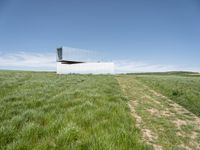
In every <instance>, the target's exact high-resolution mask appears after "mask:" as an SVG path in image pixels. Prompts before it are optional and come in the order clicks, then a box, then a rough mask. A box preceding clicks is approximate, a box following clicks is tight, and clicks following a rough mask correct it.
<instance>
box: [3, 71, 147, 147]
mask: <svg viewBox="0 0 200 150" xmlns="http://www.w3.org/2000/svg"><path fill="white" fill-rule="evenodd" d="M0 103H1V105H0V149H20V150H21V149H42V150H43V149H137V150H138V149H148V148H149V147H147V146H146V145H145V144H144V143H142V142H141V140H140V139H141V133H140V131H139V130H138V129H137V128H136V127H135V120H133V118H132V117H131V115H130V110H129V108H128V105H127V103H128V99H127V98H125V97H124V96H123V95H122V93H121V90H120V87H119V85H118V82H117V81H116V79H115V78H114V76H103V75H97V76H92V75H65V76H58V75H56V74H55V73H34V72H15V71H0Z"/></svg>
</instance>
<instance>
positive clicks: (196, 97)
mask: <svg viewBox="0 0 200 150" xmlns="http://www.w3.org/2000/svg"><path fill="white" fill-rule="evenodd" d="M137 79H140V80H141V81H142V82H143V83H144V84H146V85H148V86H149V87H150V88H152V89H154V90H156V91H157V92H159V93H161V94H163V95H165V96H167V97H169V98H170V99H172V100H174V101H175V102H176V103H178V104H180V105H182V106H184V107H185V108H186V109H188V110H189V111H191V112H193V113H194V114H196V115H197V116H200V78H199V77H198V76H196V74H195V76H193V75H192V76H191V74H188V75H184V76H183V75H182V76H180V75H167V76H166V75H140V76H137Z"/></svg>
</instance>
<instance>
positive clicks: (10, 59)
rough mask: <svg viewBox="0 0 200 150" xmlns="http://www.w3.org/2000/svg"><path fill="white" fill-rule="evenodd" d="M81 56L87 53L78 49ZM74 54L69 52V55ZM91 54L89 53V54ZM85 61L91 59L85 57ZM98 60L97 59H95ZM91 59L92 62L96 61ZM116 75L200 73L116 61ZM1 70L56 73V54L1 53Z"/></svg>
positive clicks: (183, 68)
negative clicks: (169, 72) (171, 72)
mask: <svg viewBox="0 0 200 150" xmlns="http://www.w3.org/2000/svg"><path fill="white" fill-rule="evenodd" d="M77 52H78V53H79V54H81V53H85V51H83V52H82V51H81V49H78V50H77ZM71 53H74V50H73V51H69V52H68V55H71ZM88 53H90V52H87V54H88ZM84 57H85V59H87V57H89V56H88V55H85V56H84ZM95 59H96V58H95ZM95 59H94V58H90V60H95ZM114 63H115V72H116V73H131V72H163V71H181V70H187V71H200V70H197V69H194V68H189V69H188V68H185V67H181V66H171V65H162V64H149V63H145V62H135V61H131V60H116V61H114ZM0 69H15V70H18V69H19V70H33V71H49V70H51V71H55V70H56V53H53V52H43V53H36V52H15V53H1V52H0Z"/></svg>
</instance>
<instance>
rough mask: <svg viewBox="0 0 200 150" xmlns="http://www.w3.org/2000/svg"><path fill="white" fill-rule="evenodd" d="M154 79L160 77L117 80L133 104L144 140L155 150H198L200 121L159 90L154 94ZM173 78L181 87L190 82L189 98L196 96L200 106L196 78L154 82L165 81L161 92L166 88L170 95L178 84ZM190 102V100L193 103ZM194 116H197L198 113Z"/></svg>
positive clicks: (133, 112) (125, 76)
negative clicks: (183, 83)
mask: <svg viewBox="0 0 200 150" xmlns="http://www.w3.org/2000/svg"><path fill="white" fill-rule="evenodd" d="M154 78H156V79H157V78H158V77H157V76H154V75H150V76H149V75H146V76H135V75H122V76H118V77H117V79H118V81H119V84H120V86H121V87H122V90H123V92H124V94H125V95H126V96H127V97H128V98H129V100H130V101H129V107H130V109H131V113H132V116H133V117H134V118H135V119H136V127H138V128H139V129H140V131H141V132H142V138H143V140H144V141H146V143H148V144H149V145H152V146H153V148H154V149H155V150H161V149H165V150H171V149H174V150H189V149H191V150H199V149H200V118H199V117H197V116H196V115H194V114H193V113H191V112H190V111H188V110H187V109H185V108H184V107H182V106H181V105H178V104H177V103H175V102H176V101H177V100H176V99H169V98H168V97H166V96H165V95H163V94H161V93H159V91H160V90H159V89H160V88H158V89H156V88H155V90H153V89H152V87H153V86H152V85H151V84H150V83H152V82H153V81H154V80H153V79H154ZM172 78H176V80H175V81H179V82H181V83H182V82H183V81H185V82H186V83H187V82H189V83H188V84H189V85H190V88H191V89H190V91H189V92H191V93H190V96H191V95H194V97H196V98H197V102H199V101H198V98H199V93H196V87H195V86H196V85H198V82H197V83H196V82H192V83H191V80H192V79H194V80H195V78H194V77H191V78H192V79H191V78H189V79H187V78H184V77H179V76H177V77H174V76H173V77H171V76H163V77H160V76H159V79H160V80H159V81H158V80H156V81H155V82H156V83H157V84H162V83H163V80H164V81H165V80H166V83H165V85H163V84H162V85H163V87H162V88H165V86H166V87H167V88H169V91H170V90H172V89H173V87H176V86H175V85H176V82H175V83H174V80H171V79H172ZM152 80H153V81H152ZM197 81H199V80H197ZM153 83H154V82H153ZM168 83H169V84H168ZM147 85H149V86H147ZM178 85H179V88H181V87H182V88H184V89H185V90H186V87H185V86H184V85H182V84H178ZM198 86H199V85H198ZM176 88H177V87H176ZM193 88H194V90H193ZM184 92H186V91H184ZM184 92H183V93H184ZM179 96H180V97H179ZM179 96H178V95H176V97H175V98H177V99H178V98H180V99H181V98H183V101H186V99H184V96H182V97H181V95H179ZM190 98H192V96H191V97H190ZM190 98H188V99H189V100H190ZM173 100H174V101H173ZM197 102H196V103H197ZM185 104H186V105H185V106H186V108H190V107H191V108H192V107H193V108H194V107H196V106H195V105H194V104H192V103H187V101H186V102H185ZM189 106H190V107H189ZM195 112H198V110H197V111H195Z"/></svg>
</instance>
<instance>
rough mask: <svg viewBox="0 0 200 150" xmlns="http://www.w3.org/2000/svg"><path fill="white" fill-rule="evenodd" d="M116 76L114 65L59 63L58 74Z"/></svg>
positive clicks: (105, 63) (104, 63) (103, 63)
mask: <svg viewBox="0 0 200 150" xmlns="http://www.w3.org/2000/svg"><path fill="white" fill-rule="evenodd" d="M70 73H77V74H114V63H112V62H100V63H98V62H95V63H94V62H93V63H90V62H88V63H79V64H61V62H57V74H70Z"/></svg>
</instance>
